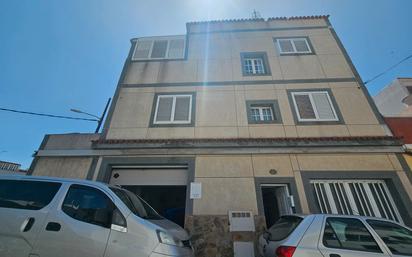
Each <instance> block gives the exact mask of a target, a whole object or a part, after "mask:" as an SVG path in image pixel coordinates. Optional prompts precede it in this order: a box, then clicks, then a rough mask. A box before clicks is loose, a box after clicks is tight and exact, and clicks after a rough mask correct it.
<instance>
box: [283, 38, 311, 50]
mask: <svg viewBox="0 0 412 257" xmlns="http://www.w3.org/2000/svg"><path fill="white" fill-rule="evenodd" d="M295 40H304V41H305V43H306V46H307V47H308V49H309V50H308V51H298V50H297V49H296V46H295ZM280 41H290V42H291V44H292V47H293V51H292V52H285V51H283V50H282V48H281V47H280ZM276 44H277V46H278V49H279V53H281V54H311V53H312V48H311V47H310V44H309V42H308V39H307V38H305V37H299V38H277V39H276Z"/></svg>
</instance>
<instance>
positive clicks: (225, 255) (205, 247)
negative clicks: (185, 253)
mask: <svg viewBox="0 0 412 257" xmlns="http://www.w3.org/2000/svg"><path fill="white" fill-rule="evenodd" d="M255 227H256V231H255V232H230V231H229V218H228V216H227V215H194V216H186V220H185V228H186V229H187V230H188V231H189V233H190V235H191V236H192V244H193V248H194V250H195V256H196V257H233V242H234V241H253V243H254V245H255V256H257V251H256V246H257V242H258V238H259V236H260V235H261V234H262V233H263V231H264V229H265V217H264V216H255Z"/></svg>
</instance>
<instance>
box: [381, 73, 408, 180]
mask: <svg viewBox="0 0 412 257" xmlns="http://www.w3.org/2000/svg"><path fill="white" fill-rule="evenodd" d="M373 99H374V100H375V103H376V105H377V107H378V109H379V111H380V112H381V114H382V115H383V116H384V118H385V122H386V124H387V125H388V127H389V128H390V129H391V131H392V133H393V135H395V136H397V137H401V138H402V141H403V143H404V149H405V153H404V155H403V156H404V158H405V161H406V163H407V164H408V166H409V168H410V170H411V169H412V78H397V79H396V80H394V81H393V82H392V83H391V84H390V85H388V86H387V87H385V88H383V89H382V90H381V91H380V92H379V93H378V94H377V95H376V96H374V97H373ZM410 170H409V173H410V172H411V171H410Z"/></svg>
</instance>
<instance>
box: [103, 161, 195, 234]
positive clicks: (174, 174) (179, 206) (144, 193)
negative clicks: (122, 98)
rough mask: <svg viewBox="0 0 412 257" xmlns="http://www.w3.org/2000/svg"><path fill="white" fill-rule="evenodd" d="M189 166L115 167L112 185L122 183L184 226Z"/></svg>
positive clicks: (159, 211)
mask: <svg viewBox="0 0 412 257" xmlns="http://www.w3.org/2000/svg"><path fill="white" fill-rule="evenodd" d="M187 172H188V171H187V167H186V166H168V167H165V166H145V167H125V166H123V167H122V166H119V167H113V170H112V174H111V179H110V184H112V185H119V186H121V187H123V188H125V189H127V190H129V191H131V192H133V193H135V194H137V195H138V196H140V197H141V198H143V199H144V200H145V201H146V202H147V203H149V204H150V205H151V206H152V207H153V208H154V209H155V210H156V211H157V212H158V213H159V214H160V215H162V216H163V217H165V218H167V219H169V220H171V221H173V222H175V223H176V224H178V225H180V226H182V227H183V226H184V220H185V211H186V190H187V186H186V185H187V183H188V175H187Z"/></svg>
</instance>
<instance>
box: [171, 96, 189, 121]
mask: <svg viewBox="0 0 412 257" xmlns="http://www.w3.org/2000/svg"><path fill="white" fill-rule="evenodd" d="M189 113H190V97H187V96H185V97H176V105H175V117H174V120H175V121H189V120H190V117H189Z"/></svg>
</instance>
